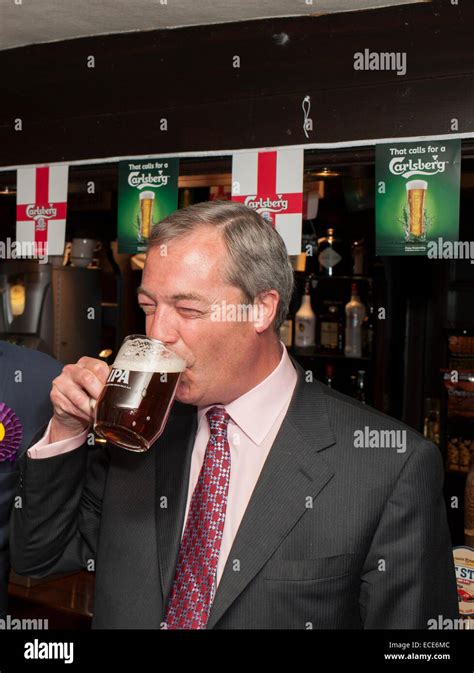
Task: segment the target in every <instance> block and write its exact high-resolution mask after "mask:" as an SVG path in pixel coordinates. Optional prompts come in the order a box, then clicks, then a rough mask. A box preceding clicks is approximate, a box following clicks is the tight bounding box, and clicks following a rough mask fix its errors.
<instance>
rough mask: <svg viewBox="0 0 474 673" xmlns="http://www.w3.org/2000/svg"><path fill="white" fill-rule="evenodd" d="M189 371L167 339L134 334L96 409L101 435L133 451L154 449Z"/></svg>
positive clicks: (110, 374) (120, 353)
mask: <svg viewBox="0 0 474 673" xmlns="http://www.w3.org/2000/svg"><path fill="white" fill-rule="evenodd" d="M185 368H186V362H185V361H184V360H183V359H182V358H181V357H179V356H178V355H177V354H176V353H173V352H172V351H170V350H169V349H168V348H166V346H165V345H164V344H163V343H162V342H161V341H158V340H157V339H152V338H150V337H147V336H142V335H137V334H133V335H131V336H128V337H127V338H126V339H125V341H124V342H123V344H122V346H121V347H120V350H119V352H118V354H117V357H116V358H115V362H114V364H113V365H112V368H111V370H110V373H109V376H108V378H107V382H106V384H105V386H104V388H103V390H102V392H101V394H100V396H99V399H98V400H97V404H96V406H95V420H94V431H95V432H96V434H97V435H98V436H99V437H102V438H103V439H106V440H107V441H109V442H111V443H112V444H116V445H117V446H120V447H122V448H124V449H128V450H129V451H148V449H149V448H150V446H151V445H152V444H153V443H154V442H155V441H156V440H157V439H158V437H159V436H160V435H161V433H162V432H163V430H164V427H165V425H166V421H167V419H168V415H169V413H170V409H171V406H172V404H173V400H174V396H175V393H176V389H177V387H178V384H179V380H180V378H181V374H182V372H183V371H184V369H185Z"/></svg>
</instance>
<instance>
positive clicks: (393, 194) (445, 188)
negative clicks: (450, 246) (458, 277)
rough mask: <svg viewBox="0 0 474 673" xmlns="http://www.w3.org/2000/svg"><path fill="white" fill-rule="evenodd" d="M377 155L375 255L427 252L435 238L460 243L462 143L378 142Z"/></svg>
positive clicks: (435, 141) (425, 253) (455, 141)
mask: <svg viewBox="0 0 474 673" xmlns="http://www.w3.org/2000/svg"><path fill="white" fill-rule="evenodd" d="M375 157H376V185H375V190H376V232H377V245H376V254H377V255H407V256H408V255H427V253H428V251H429V243H430V242H432V241H438V240H439V239H440V238H442V239H443V241H456V240H457V239H458V236H459V188H460V166H461V141H460V140H433V141H427V142H413V143H390V144H388V145H377V148H376V153H375ZM431 245H433V243H431Z"/></svg>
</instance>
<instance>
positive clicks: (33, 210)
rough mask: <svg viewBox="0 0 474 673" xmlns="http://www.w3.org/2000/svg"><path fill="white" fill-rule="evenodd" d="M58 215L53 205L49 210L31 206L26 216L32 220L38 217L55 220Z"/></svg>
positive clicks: (27, 209) (28, 207)
mask: <svg viewBox="0 0 474 673" xmlns="http://www.w3.org/2000/svg"><path fill="white" fill-rule="evenodd" d="M57 214H58V211H57V209H56V208H55V207H54V206H51V205H50V206H49V208H46V207H45V206H35V205H29V206H27V207H26V215H27V217H30V218H31V219H32V220H34V219H36V218H38V217H51V218H55V217H56V215H57Z"/></svg>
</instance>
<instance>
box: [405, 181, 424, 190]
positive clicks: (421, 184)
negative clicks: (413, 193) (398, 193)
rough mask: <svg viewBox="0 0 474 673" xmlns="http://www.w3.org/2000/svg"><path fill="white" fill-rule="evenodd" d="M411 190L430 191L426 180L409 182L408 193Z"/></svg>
mask: <svg viewBox="0 0 474 673" xmlns="http://www.w3.org/2000/svg"><path fill="white" fill-rule="evenodd" d="M410 189H428V183H427V182H426V180H410V182H407V191H409V190H410Z"/></svg>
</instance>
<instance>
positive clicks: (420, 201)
mask: <svg viewBox="0 0 474 673" xmlns="http://www.w3.org/2000/svg"><path fill="white" fill-rule="evenodd" d="M406 187H407V199H408V218H409V225H410V228H409V231H410V234H412V235H413V236H421V235H422V234H424V232H425V222H424V218H425V197H426V190H427V189H428V183H427V182H426V180H410V182H407V184H406Z"/></svg>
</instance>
